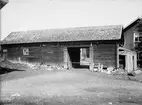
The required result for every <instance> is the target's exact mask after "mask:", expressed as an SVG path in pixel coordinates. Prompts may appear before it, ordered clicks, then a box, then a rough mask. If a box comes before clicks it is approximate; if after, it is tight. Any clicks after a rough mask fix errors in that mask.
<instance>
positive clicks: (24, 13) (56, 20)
mask: <svg viewBox="0 0 142 105" xmlns="http://www.w3.org/2000/svg"><path fill="white" fill-rule="evenodd" d="M141 16H142V0H9V3H8V4H7V5H6V6H5V7H4V8H3V9H2V10H1V39H2V40H3V39H4V38H5V37H6V36H7V35H8V34H10V33H11V32H14V31H27V30H41V29H51V28H67V27H84V26H104V25H123V26H124V27H125V26H127V25H128V24H129V23H131V22H132V21H133V20H135V19H136V18H138V17H141Z"/></svg>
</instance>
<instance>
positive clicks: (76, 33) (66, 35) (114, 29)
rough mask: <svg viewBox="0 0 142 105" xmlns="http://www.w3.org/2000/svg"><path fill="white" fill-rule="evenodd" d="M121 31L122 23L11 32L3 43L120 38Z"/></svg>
mask: <svg viewBox="0 0 142 105" xmlns="http://www.w3.org/2000/svg"><path fill="white" fill-rule="evenodd" d="M121 33H122V26H121V25H112V26H94V27H77V28H63V29H46V30H35V31H20V32H12V33H10V34H9V35H8V36H7V37H6V38H5V39H4V40H3V41H2V42H1V44H18V43H36V42H67V41H90V40H91V41H93V40H119V39H121Z"/></svg>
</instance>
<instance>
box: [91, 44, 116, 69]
mask: <svg viewBox="0 0 142 105" xmlns="http://www.w3.org/2000/svg"><path fill="white" fill-rule="evenodd" d="M116 55H117V54H116V44H98V45H94V63H101V64H103V65H104V66H105V67H109V66H112V67H116V65H117V61H116Z"/></svg>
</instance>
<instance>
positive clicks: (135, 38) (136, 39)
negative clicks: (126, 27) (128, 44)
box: [134, 32, 140, 42]
mask: <svg viewBox="0 0 142 105" xmlns="http://www.w3.org/2000/svg"><path fill="white" fill-rule="evenodd" d="M139 41H140V40H139V34H138V33H136V32H135V33H134V42H139Z"/></svg>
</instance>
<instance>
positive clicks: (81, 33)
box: [1, 25, 123, 69]
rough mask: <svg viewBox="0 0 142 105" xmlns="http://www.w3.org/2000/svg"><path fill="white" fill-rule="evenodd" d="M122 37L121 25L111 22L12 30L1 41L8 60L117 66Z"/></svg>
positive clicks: (49, 63) (91, 67) (74, 66)
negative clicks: (95, 25)
mask: <svg viewBox="0 0 142 105" xmlns="http://www.w3.org/2000/svg"><path fill="white" fill-rule="evenodd" d="M122 41H123V38H122V26H121V25H112V26H97V27H77V28H64V29H47V30H37V31H23V32H22V31H21V32H12V33H10V34H9V35H8V36H7V37H6V38H5V39H4V40H3V41H2V42H1V45H2V50H3V57H4V58H5V59H7V60H16V61H23V62H29V63H40V64H47V65H58V66H62V67H64V68H72V67H73V68H82V67H89V68H90V69H93V64H94V63H100V64H102V65H103V66H104V67H114V68H118V67H119V45H120V43H122ZM85 54H86V55H85ZM82 55H83V56H82ZM85 62H86V63H85Z"/></svg>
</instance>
